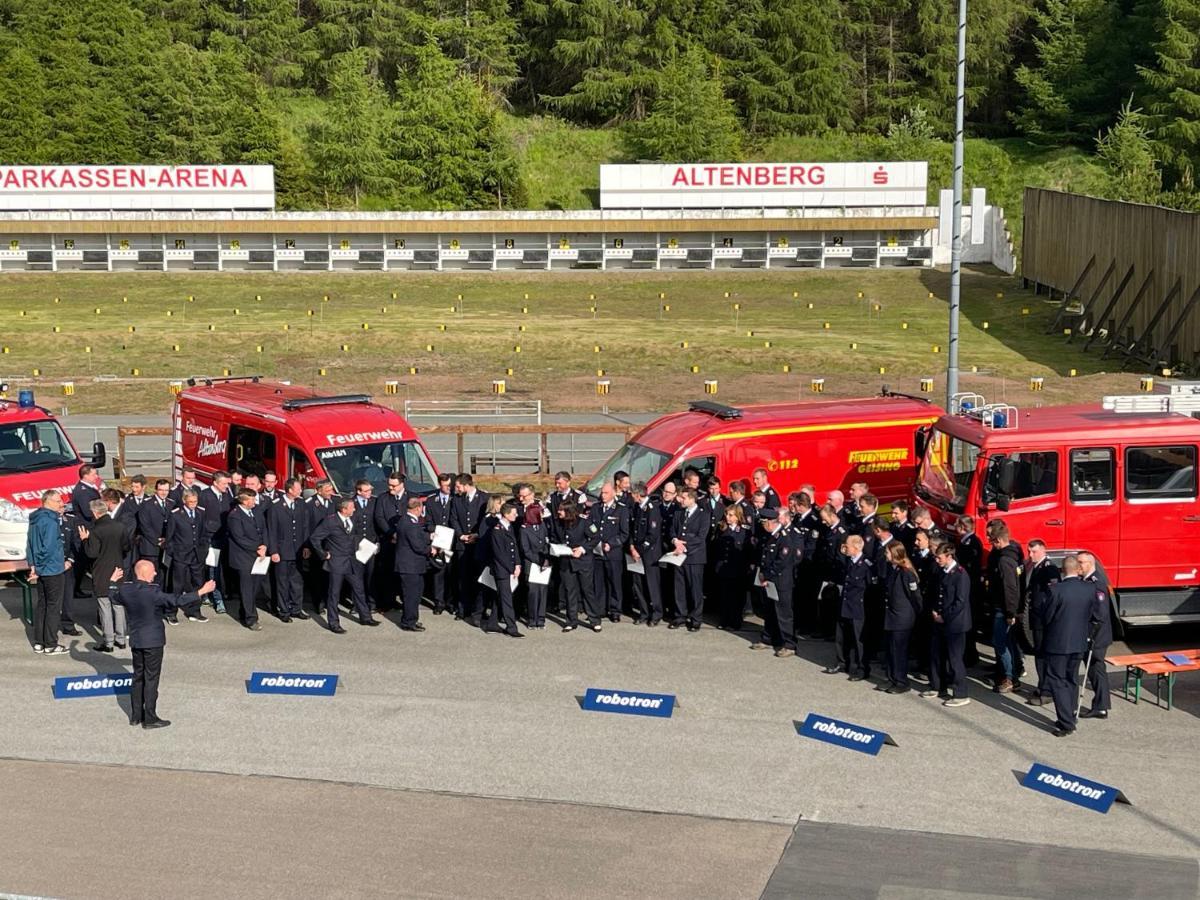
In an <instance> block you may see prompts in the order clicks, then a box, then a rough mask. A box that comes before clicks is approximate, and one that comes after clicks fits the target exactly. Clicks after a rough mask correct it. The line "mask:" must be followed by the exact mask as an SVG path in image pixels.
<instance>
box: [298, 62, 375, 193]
mask: <svg viewBox="0 0 1200 900" xmlns="http://www.w3.org/2000/svg"><path fill="white" fill-rule="evenodd" d="M371 58H372V54H371V53H370V52H369V51H367V50H365V49H360V50H354V51H350V52H348V53H343V54H340V55H338V56H336V57H334V59H333V62H332V65H331V74H330V78H329V105H328V109H327V111H326V116H325V118H324V119H323V120H322V121H320V122H318V123H316V124H315V125H313V126H312V127H311V128H310V129H309V147H310V150H311V152H312V156H313V161H314V163H315V164H316V168H317V172H318V173H319V180H320V183H321V184H322V186H323V187H324V188H325V191H326V202H327V203H328V202H329V192H330V191H333V192H334V193H340V192H348V193H350V195H351V196H352V197H353V200H354V207H355V208H356V209H357V208H358V205H359V203H360V201H361V200H362V194H363V192H364V191H371V192H374V191H383V190H386V189H387V188H388V187H389V182H388V179H387V175H388V160H387V156H386V154H385V153H384V149H383V129H384V121H383V120H384V114H385V111H386V109H387V103H386V97H385V96H384V92H383V90H382V89H381V88H380V86H379V84H378V82H376V81H375V79H374V78H372V77H371V75H370V73H369V72H368V71H367V70H368V67H369V64H370V60H371Z"/></svg>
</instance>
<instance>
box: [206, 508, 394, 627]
mask: <svg viewBox="0 0 1200 900" xmlns="http://www.w3.org/2000/svg"><path fill="white" fill-rule="evenodd" d="M229 518H230V520H231V521H232V519H233V516H230V517H229ZM358 541H359V539H358V537H357V536H356V535H355V533H354V501H353V500H350V499H348V498H347V499H345V500H339V501H338V503H337V514H336V515H333V516H330V517H329V518H327V519H324V520H322V522H321V524H319V525H318V526H317V529H316V531H314V532H313V533H312V537H310V538H309V543H310V544H312V546H313V549H314V550H316V551H317V553H318V554H319V555H320V556H321V557H323V558H324V559H325V571H326V572H327V573H328V575H329V579H328V591H327V593H326V594H325V621H326V622H327V623H328V625H329V630H330V631H332V632H333V633H334V634H345V633H346V629H345V628H343V627H342V624H341V620H340V618H339V616H338V601H339V600H340V599H341V595H342V585H343V584H345V585H347V586H348V587H349V588H350V597H351V599H352V600H353V601H354V609H355V611H356V612H357V613H358V623H359V624H360V625H378V624H379V621H378V620H377V619H375V618H374V617H373V616H372V615H371V607H370V606H369V605H368V603H367V591H366V586H365V583H364V579H365V577H366V570H367V567H366V566H365V565H364V564H363V563H362V562H360V561H359V560H358V558H357V553H358Z"/></svg>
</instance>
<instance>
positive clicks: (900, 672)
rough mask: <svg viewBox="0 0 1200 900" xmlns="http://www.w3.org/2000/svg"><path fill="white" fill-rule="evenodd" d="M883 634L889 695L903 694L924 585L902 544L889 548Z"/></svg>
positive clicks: (906, 683)
mask: <svg viewBox="0 0 1200 900" xmlns="http://www.w3.org/2000/svg"><path fill="white" fill-rule="evenodd" d="M887 561H888V570H887V575H886V590H885V592H884V603H885V606H884V614H883V630H884V632H885V633H886V634H887V651H888V653H887V674H888V681H889V682H891V684H889V685H888V687H887V693H889V694H903V693H905V692H906V691H908V690H909V684H908V642H909V638H910V637H911V636H912V632H913V628H914V627H915V626H916V624H917V616H918V615H919V614H920V612H921V607H922V600H921V581H920V577H919V576H918V575H917V570H916V567H914V566H913V564H912V561H911V560H910V559H909V558H908V553H907V551H905V549H904V545H903V544H902V543H900V541H891V542H890V543H889V544H888V548H887Z"/></svg>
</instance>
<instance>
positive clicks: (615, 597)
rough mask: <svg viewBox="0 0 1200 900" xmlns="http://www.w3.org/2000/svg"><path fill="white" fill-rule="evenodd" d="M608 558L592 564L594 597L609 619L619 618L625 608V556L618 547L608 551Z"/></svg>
mask: <svg viewBox="0 0 1200 900" xmlns="http://www.w3.org/2000/svg"><path fill="white" fill-rule="evenodd" d="M609 556H612V557H613V558H612V559H608V558H607V557H599V558H597V560H596V561H595V562H594V563H592V566H593V570H592V571H593V572H594V573H595V582H596V596H597V597H599V598H601V599H602V600H603V603H602V604H601V605H602V606H603V607H604V609H605V610H606V611H607V612H608V615H609V617H610V618H612V617H614V616H619V615H621V613H622V612H623V611H624V607H625V585H624V582H623V579H624V577H625V554H624V553H623V552H622V551H621V548H620V547H614V548H613V549H612V550H610V551H609Z"/></svg>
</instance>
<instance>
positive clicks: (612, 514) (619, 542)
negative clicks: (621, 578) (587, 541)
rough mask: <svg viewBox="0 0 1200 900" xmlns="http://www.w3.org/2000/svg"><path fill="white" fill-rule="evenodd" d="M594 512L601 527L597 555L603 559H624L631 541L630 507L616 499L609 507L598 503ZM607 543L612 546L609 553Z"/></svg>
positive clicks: (593, 508) (593, 509)
mask: <svg viewBox="0 0 1200 900" xmlns="http://www.w3.org/2000/svg"><path fill="white" fill-rule="evenodd" d="M592 513H593V515H592V519H593V521H595V523H596V524H597V525H598V526H599V527H600V540H598V541H597V542H596V555H597V556H599V557H600V558H601V559H621V560H624V558H625V545H626V544H628V543H629V509H628V508H627V507H624V506H621V505H620V504H619V503H616V502H615V501H614V503H613V505H612V507H611V508H609V509H606V508H605V507H604V506H603V505H602V504H596V505H595V506H593V507H592ZM605 544H608V545H609V546H610V547H611V548H612V549H611V550H609V551H608V552H607V553H605V552H604V545H605ZM638 552H639V553H640V552H641V551H640V550H639V551H638Z"/></svg>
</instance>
